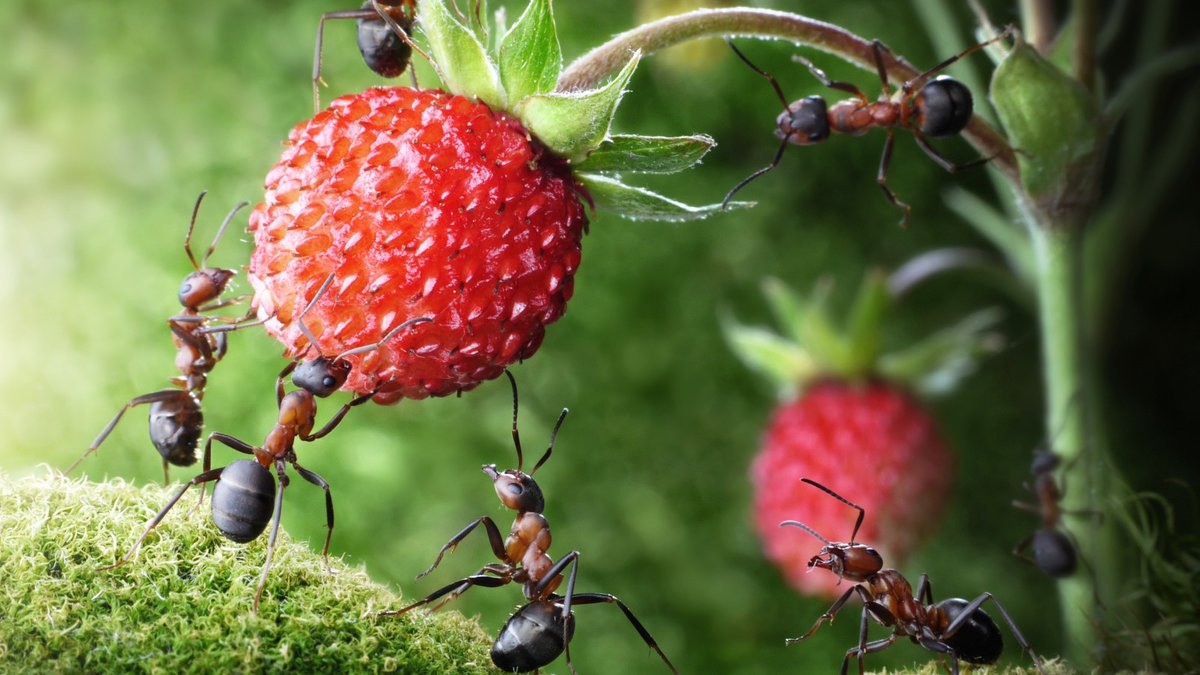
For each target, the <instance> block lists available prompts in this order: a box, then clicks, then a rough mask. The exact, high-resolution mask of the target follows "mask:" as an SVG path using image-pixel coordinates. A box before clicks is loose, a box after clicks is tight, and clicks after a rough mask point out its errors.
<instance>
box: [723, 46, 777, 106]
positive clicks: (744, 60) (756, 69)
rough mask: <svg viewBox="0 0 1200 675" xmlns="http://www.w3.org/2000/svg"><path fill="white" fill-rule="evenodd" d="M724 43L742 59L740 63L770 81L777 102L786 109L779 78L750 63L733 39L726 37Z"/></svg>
mask: <svg viewBox="0 0 1200 675" xmlns="http://www.w3.org/2000/svg"><path fill="white" fill-rule="evenodd" d="M725 43H726V44H728V45H729V48H730V49H732V50H733V53H734V54H737V57H738V58H739V59H741V60H742V63H745V64H746V65H747V66H750V70H753V71H754V72H756V73H758V74H759V75H762V76H763V77H765V78H766V79H767V82H770V83H771V88H772V89H774V90H775V95H776V96H778V97H779V102H780V103H782V104H783V109H784V110H787V108H788V100H787V96H784V94H783V88H782V87H780V86H779V80H776V79H775V76H774V75H772V74H770V73H768V72H767V71H765V70H763V69H761V68H759V67H758V66H756V65H754V64H753V63H751V61H750V59H749V58H747V57H746V55H745V54H743V53H742V50H740V49H738V48H737V46H736V45H734V44H733V40H729V39H726V40H725Z"/></svg>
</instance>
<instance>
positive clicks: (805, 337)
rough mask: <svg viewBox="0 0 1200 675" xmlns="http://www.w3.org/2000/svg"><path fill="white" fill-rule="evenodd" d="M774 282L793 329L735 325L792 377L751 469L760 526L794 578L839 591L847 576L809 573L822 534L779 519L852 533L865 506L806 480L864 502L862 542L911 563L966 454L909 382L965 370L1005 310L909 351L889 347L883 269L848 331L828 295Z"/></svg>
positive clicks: (769, 362) (762, 359)
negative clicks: (836, 321)
mask: <svg viewBox="0 0 1200 675" xmlns="http://www.w3.org/2000/svg"><path fill="white" fill-rule="evenodd" d="M767 291H768V297H769V298H770V300H771V301H772V305H773V307H774V309H775V310H776V313H777V314H778V315H779V318H780V320H781V322H782V323H783V324H784V325H785V327H786V329H787V331H786V332H787V333H788V338H784V337H780V336H778V335H775V334H774V333H770V332H768V331H765V330H762V329H757V328H749V327H744V326H729V327H728V331H727V332H728V336H729V338H730V340H731V342H732V344H733V346H734V350H735V352H737V353H738V354H739V355H740V356H742V357H743V358H744V359H745V360H746V362H747V363H748V364H749V365H750V366H751V367H753V368H755V369H758V370H761V371H762V372H764V373H766V374H767V375H768V376H769V377H770V378H771V379H773V380H774V381H775V382H776V383H777V384H778V385H780V392H781V394H782V395H783V396H782V398H783V399H784V402H783V403H781V404H780V406H779V407H778V408H776V410H775V412H774V413H773V414H772V418H771V421H770V423H769V425H768V428H767V431H766V433H765V435H764V438H763V441H762V446H761V448H760V450H759V452H758V455H757V456H755V458H754V460H753V463H752V465H751V468H750V479H751V482H752V484H753V488H754V521H755V526H756V529H757V530H758V533H759V536H760V537H761V538H762V540H763V548H764V551H765V553H766V555H767V557H768V558H770V559H771V560H772V561H774V562H775V563H776V564H777V565H778V566H779V567H780V569H781V571H782V572H783V574H784V576H785V577H786V578H787V580H788V582H789V583H791V584H792V585H793V586H795V587H796V588H798V589H800V590H801V591H803V592H805V593H809V594H814V595H821V596H827V597H832V596H835V595H837V594H840V593H842V592H844V590H845V587H844V586H842V587H839V586H838V579H837V577H836V576H834V575H829V574H808V572H809V571H810V569H811V568H809V566H808V561H809V559H810V558H812V556H813V554H814V553H816V551H817V550H819V548H820V542H819V541H817V540H816V539H814V538H813V537H811V536H809V535H807V534H805V533H804V532H803V531H801V530H797V529H795V528H781V527H780V525H779V524H780V523H781V522H782V521H784V520H798V521H800V522H802V523H804V524H805V525H807V526H809V527H811V528H812V529H813V530H814V531H816V532H818V533H820V534H821V535H822V536H824V537H826V538H827V539H829V540H831V541H846V540H848V539H849V538H850V536H851V533H852V530H853V528H854V522H855V518H856V514H855V512H854V511H853V509H851V508H849V507H847V506H846V505H845V504H842V503H841V502H839V501H838V500H836V499H830V498H829V496H828V495H827V494H825V493H823V492H821V491H820V490H816V489H814V488H813V487H812V486H810V485H806V484H804V483H802V482H800V479H801V478H809V479H812V480H814V481H816V482H818V483H820V484H822V485H824V486H826V487H828V488H830V489H831V490H833V491H834V492H836V493H838V494H841V495H843V496H845V497H846V498H847V499H849V500H850V501H852V502H855V503H856V504H858V505H859V506H861V507H863V509H864V510H865V512H866V518H865V520H864V521H863V525H862V528H861V529H859V531H858V535H857V537H856V540H857V541H858V542H861V543H865V544H869V545H870V546H872V547H874V548H875V549H877V550H878V551H879V552H880V553H881V554H882V555H883V559H884V562H885V564H886V565H887V566H889V567H900V566H902V564H903V562H904V559H905V558H906V557H907V556H908V555H909V554H910V553H911V552H912V551H913V550H915V549H916V548H917V547H918V546H919V545H920V544H921V542H923V541H924V540H925V538H926V537H927V536H928V535H929V534H930V533H932V532H933V531H934V530H935V529H936V527H937V525H938V522H939V521H940V519H941V515H942V513H943V511H944V510H945V507H946V504H947V501H948V499H949V497H950V493H951V489H952V487H953V482H954V480H953V477H954V457H953V455H952V454H951V452H950V451H949V449H948V448H947V446H946V444H945V442H943V441H942V439H941V437H940V435H939V434H938V431H937V424H936V422H935V421H934V419H933V417H932V416H931V415H930V414H929V412H928V411H927V410H926V409H925V408H924V406H922V404H921V403H920V402H918V400H917V399H916V398H915V397H914V396H913V395H911V394H910V393H909V388H908V386H906V385H905V384H902V382H914V381H915V384H916V385H917V386H918V387H919V388H922V387H921V385H922V384H923V385H925V386H924V387H923V388H924V389H926V390H927V391H928V390H929V389H931V385H936V386H942V387H945V386H947V385H950V384H952V383H953V382H955V381H956V380H957V379H958V378H960V377H961V376H963V375H965V374H966V372H967V371H968V370H969V364H970V362H971V359H970V358H967V355H969V354H971V353H972V352H977V351H979V348H980V346H981V345H983V344H986V341H987V339H990V337H991V336H990V335H987V334H985V331H986V329H988V328H989V327H990V326H991V325H992V324H994V323H995V321H996V320H997V314H996V313H995V312H993V311H988V312H984V313H980V314H977V315H973V316H971V317H968V319H967V320H965V321H964V322H962V323H961V324H959V325H958V326H955V327H953V328H952V329H950V330H948V331H944V332H941V333H938V334H935V335H934V336H932V337H931V338H929V339H928V340H927V341H926V342H923V343H921V344H918V345H916V346H914V347H912V348H910V349H909V350H908V351H905V352H902V353H893V354H891V355H886V356H880V355H879V354H878V342H879V332H880V331H879V328H880V322H881V319H882V315H883V312H884V310H885V308H886V306H887V304H888V297H887V292H886V290H885V287H884V285H883V283H882V280H881V278H880V277H879V276H877V275H873V276H870V277H868V279H867V281H866V283H865V284H864V286H863V292H862V293H861V295H860V297H859V299H858V301H857V303H856V306H855V308H854V309H853V310H852V311H851V313H850V316H852V317H853V321H852V326H851V330H850V331H849V335H848V336H845V337H842V336H840V335H838V333H837V331H836V330H835V328H834V327H833V325H832V323H831V322H830V320H829V318H828V316H827V314H826V311H825V306H824V295H823V294H821V295H818V296H817V297H815V298H814V299H813V301H811V302H805V301H803V300H801V299H800V298H798V297H796V296H794V295H793V294H792V293H790V292H789V291H787V290H786V289H785V288H783V287H782V286H781V285H779V284H778V283H771V284H769V285H768V286H767ZM802 344H803V346H802ZM916 356H921V357H922V358H915V357H916ZM931 370H932V371H934V373H933V375H932V376H931V377H927V378H926V379H925V380H924V381H921V380H920V379H919V376H921V375H929V371H931Z"/></svg>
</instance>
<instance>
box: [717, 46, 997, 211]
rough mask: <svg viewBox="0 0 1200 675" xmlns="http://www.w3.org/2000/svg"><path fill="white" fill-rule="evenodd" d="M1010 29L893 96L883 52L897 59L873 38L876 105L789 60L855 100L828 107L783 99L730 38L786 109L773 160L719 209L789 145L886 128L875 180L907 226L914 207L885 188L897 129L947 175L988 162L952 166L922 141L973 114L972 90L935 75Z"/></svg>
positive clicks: (955, 129) (812, 100)
mask: <svg viewBox="0 0 1200 675" xmlns="http://www.w3.org/2000/svg"><path fill="white" fill-rule="evenodd" d="M1012 30H1013V29H1012V28H1011V27H1009V28H1007V29H1005V30H1004V31H1003V32H1001V33H1000V34H999V35H997V36H995V37H993V38H991V39H990V40H986V41H984V42H981V43H979V44H977V45H975V46H973V47H971V48H970V49H967V50H965V51H963V52H962V53H960V54H958V55H956V56H952V57H950V58H948V59H946V60H945V61H942V62H941V63H939V64H938V65H936V66H934V67H933V68H930V69H929V70H927V71H925V72H923V73H921V74H920V75H917V76H916V77H914V78H912V79H910V80H908V81H907V82H905V83H904V84H902V85H900V88H899V89H898V90H897V91H896V93H895V94H892V92H891V90H890V86H889V84H888V74H887V67H886V66H885V65H884V53H885V52H887V54H888V55H889V56H891V58H892V59H893V60H895V56H894V55H892V54H891V50H889V49H888V48H887V47H886V46H885V45H884V44H883V43H882V42H880V41H879V40H873V41H872V42H871V51H872V53H873V55H874V57H875V68H876V70H878V72H879V81H880V82H881V83H882V85H883V91H882V92H881V93H880V94H879V98H878V99H877V100H875V101H871V100H870V99H869V98H867V95H866V94H864V93H863V92H862V90H861V89H859V88H858V87H857V86H855V85H853V84H851V83H849V82H838V81H835V80H830V79H829V78H828V77H827V76H826V75H825V72H824V71H822V70H821V69H819V68H817V67H816V66H815V65H813V63H812V61H809V60H808V59H806V58H804V57H803V56H799V55H797V56H793V57H792V58H793V60H795V61H796V62H798V63H802V64H804V65H805V66H807V67H808V70H809V72H811V73H812V74H813V76H815V77H816V78H817V79H818V80H820V82H821V84H823V85H825V86H826V87H829V88H830V89H837V90H839V91H844V92H847V93H849V94H850V95H852V96H853V97H854V98H852V99H845V100H842V101H838V102H836V103H834V104H833V105H832V106H828V108H827V106H826V103H825V99H824V98H822V97H821V96H807V97H805V98H802V99H800V100H798V101H795V102H794V103H788V101H787V97H786V96H784V94H783V89H782V88H780V86H779V82H778V81H777V80H776V79H775V77H774V76H773V75H771V74H770V73H767V72H766V71H764V70H761V69H759V68H758V66H755V65H754V64H753V63H751V62H750V59H748V58H746V55H745V54H742V52H741V51H740V50H739V49H738V48H737V47H736V46H735V45H734V44H733V42H732V41H731V40H727V42H728V43H729V47H730V48H731V49H733V53H734V54H737V56H738V58H740V59H741V60H742V61H743V62H744V63H745V64H746V65H748V66H750V69H751V70H753V71H754V72H756V73H758V74H759V75H761V76H763V77H765V78H766V79H767V81H768V82H770V83H771V86H772V87H773V88H774V89H775V93H776V94H777V95H778V96H779V100H780V102H782V103H783V108H784V110H783V112H782V113H780V114H779V117H778V118H776V120H775V136H776V137H777V138H779V139H780V141H781V142H780V144H779V150H777V151H776V152H775V158H774V159H773V160H772V161H771V163H770V164H768V165H767V166H765V167H763V168H761V169H759V170H758V171H755V172H754V173H752V174H750V175H749V176H748V177H746V178H745V179H744V180H743V181H742V182H740V183H738V184H737V185H735V186H734V188H733V189H732V190H730V191H729V194H727V195H725V200H724V201H723V202H722V203H721V206H722V208H724V207H726V206H728V204H729V202H730V200H732V199H733V196H734V195H735V194H737V193H738V192H739V191H740V190H741V189H742V188H744V187H746V185H747V184H749V183H750V182H751V181H753V180H754V179H756V178H758V177H759V176H761V175H763V174H765V173H767V172H768V171H770V170H772V169H774V168H775V167H776V166H779V161H780V160H781V159H782V158H783V152H784V150H785V149H786V148H787V146H788V143H793V144H795V145H812V144H814V143H820V142H821V141H824V140H826V139H827V138H829V134H830V133H831V132H833V133H839V134H846V135H847V136H861V135H863V134H865V133H867V131H869V130H870V129H871V128H872V127H882V128H884V129H886V130H887V140H886V141H885V142H884V144H883V156H882V158H881V159H880V161H879V174H878V176H877V177H876V181H877V182H878V183H879V187H880V188H882V189H883V193H884V194H885V195H886V196H887V198H888V200H889V201H891V202H892V204H895V205H896V206H897V207H898V208H900V209H902V210H903V211H904V216H903V218H901V219H900V225H901V226H904V225H907V224H908V219H909V216H910V215H911V214H912V207H910V206H909V205H908V204H907V203H905V202H903V201H901V200H900V198H899V197H897V196H896V193H894V192H892V190H891V188H889V187H888V186H887V175H888V166H889V165H890V164H891V161H892V146H893V144H894V141H895V136H896V128H897V127H900V128H904V129H908V130H909V131H911V132H912V133H913V136H914V137H915V138H916V140H917V145H918V146H920V148H921V149H922V150H924V151H925V154H926V155H928V156H929V158H930V159H932V160H933V161H934V162H936V163H937V164H938V166H940V167H942V168H943V169H945V170H947V171H949V172H951V173H955V172H958V171H961V170H964V169H970V168H973V167H976V166H979V165H981V164H984V163H986V162H987V161H988V160H989V159H991V158H990V157H980V158H979V159H976V160H974V161H971V162H967V163H965V164H955V163H954V162H951V161H950V160H948V159H946V158H945V157H943V156H942V155H941V153H939V152H938V151H937V150H936V149H934V147H933V146H932V145H930V144H929V141H928V140H927V138H926V137H929V138H942V137H946V136H954V135H955V134H957V133H959V132H960V131H962V130H963V129H965V128H966V126H967V123H969V122H970V121H971V117H972V115H973V102H972V99H971V90H970V89H968V88H967V87H966V85H964V84H963V83H961V82H959V81H958V80H955V79H953V78H950V77H947V76H944V75H943V76H941V77H934V75H936V74H937V73H939V72H941V71H942V70H945V69H946V68H948V67H949V66H950V65H951V64H953V63H955V62H956V61H958V60H959V59H962V58H965V57H967V56H969V55H971V54H973V53H974V52H976V51H978V50H980V49H983V48H984V47H986V46H988V45H990V44H992V43H994V42H998V41H1000V40H1002V39H1004V38H1005V37H1007V36H1008V35H1010V34H1011V33H1012Z"/></svg>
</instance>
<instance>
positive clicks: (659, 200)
mask: <svg viewBox="0 0 1200 675" xmlns="http://www.w3.org/2000/svg"><path fill="white" fill-rule="evenodd" d="M575 177H576V178H577V179H579V181H580V182H581V183H583V186H584V187H585V188H587V191H588V194H589V195H590V196H591V198H592V202H593V203H594V204H595V205H596V209H597V210H600V211H609V212H611V213H615V214H617V215H619V216H622V217H624V218H629V219H630V220H673V221H684V220H700V219H702V218H707V217H709V216H711V215H713V214H717V213H722V212H724V211H729V210H731V209H745V208H750V207H752V206H754V202H730V203H729V205H728V207H726V208H722V207H721V205H720V204H707V205H705V206H690V205H688V204H684V203H682V202H677V201H675V200H674V199H670V198H667V197H664V196H662V195H660V194H657V193H655V192H651V191H650V190H647V189H645V188H640V187H634V186H631V185H625V184H624V183H622V182H621V181H619V180H617V179H616V178H613V177H611V176H605V175H602V174H596V173H577V174H575Z"/></svg>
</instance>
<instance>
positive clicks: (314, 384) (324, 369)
mask: <svg viewBox="0 0 1200 675" xmlns="http://www.w3.org/2000/svg"><path fill="white" fill-rule="evenodd" d="M332 281H333V275H332V274H330V275H329V278H328V279H326V280H325V283H324V284H323V285H322V286H321V288H320V290H318V291H317V293H316V295H315V296H314V297H313V299H312V301H311V302H309V304H308V306H306V307H305V308H304V310H303V311H302V312H301V313H300V315H299V316H298V317H297V323H298V325H299V326H300V328H301V330H302V331H303V332H304V334H305V336H307V337H308V340H309V345H310V347H312V348H316V349H317V350H318V354H319V355H318V356H317V357H316V358H315V359H312V360H310V361H307V362H302V361H301V358H297V359H295V360H293V361H291V362H290V363H288V365H287V366H285V367H284V369H283V370H282V371H281V372H280V373H279V376H278V377H277V378H276V380H275V397H276V403H277V405H278V407H279V419H278V421H277V422H276V423H275V428H274V429H272V430H271V432H270V433H269V434H267V437H266V440H264V441H263V444H262V447H255V446H253V445H250V444H249V443H246V442H245V441H241V440H239V439H237V438H234V437H233V436H230V435H228V434H223V433H219V432H213V433H211V434H209V436H208V439H207V440H206V441H205V443H204V471H203V472H202V473H200V475H198V476H196V477H195V478H193V479H192V480H190V481H188V482H187V483H186V484H185V485H184V486H183V487H182V488H180V489H179V491H178V492H176V493H175V494H174V495H173V496H172V497H171V499H170V500H169V501H168V502H167V504H166V506H164V507H163V508H162V510H160V511H159V512H158V513H157V514H156V515H155V516H154V519H153V520H151V521H150V524H149V525H148V526H147V527H146V530H145V532H143V533H142V536H140V537H138V540H137V541H136V542H134V544H133V546H132V547H130V549H129V552H128V553H126V554H125V556H124V557H122V558H121V559H120V560H118V561H117V562H116V563H114V564H112V565H108V566H106V567H103V568H101V569H112V568H115V567H120V566H121V565H124V564H125V563H126V562H128V561H129V559H130V558H131V557H132V556H133V554H134V552H135V551H137V548H138V546H140V545H141V543H142V541H143V540H144V539H145V538H146V536H147V535H149V534H150V531H151V530H153V529H154V528H155V526H157V525H158V523H159V522H161V521H162V519H163V518H164V517H165V516H166V515H167V512H168V511H170V510H171V508H172V507H173V506H175V504H176V502H178V501H179V500H180V498H182V497H183V494H184V493H185V492H187V490H188V488H190V487H192V486H193V485H204V484H206V483H209V482H211V481H217V484H216V486H215V487H214V488H213V496H212V514H213V523H214V524H215V525H216V526H217V529H218V530H220V531H221V534H223V535H224V536H225V537H226V538H228V539H230V540H232V541H235V542H238V543H240V544H241V543H246V542H249V541H253V540H254V539H256V538H258V536H259V535H260V534H262V532H263V530H265V529H266V527H267V524H268V523H271V522H272V521H274V525H273V526H272V528H271V537H270V540H269V542H268V544H267V557H266V561H265V562H264V563H263V569H262V576H261V577H260V578H259V581H258V589H257V590H256V591H255V594H254V611H255V612H257V611H258V605H259V601H260V600H261V598H262V592H263V587H264V586H265V585H266V581H267V572H268V571H269V570H270V569H271V557H272V555H273V553H274V551H275V540H276V537H277V536H278V534H279V516H280V513H281V511H282V508H283V491H284V489H286V488H287V486H288V483H289V480H288V475H287V466H288V465H289V464H290V465H291V466H292V468H294V469H295V470H296V472H297V473H299V474H300V476H301V477H302V478H304V479H305V480H306V481H308V482H310V483H312V484H313V485H316V486H317V487H319V488H321V489H322V490H324V491H325V517H326V525H327V527H328V533H327V534H326V536H325V547H324V549H322V551H321V554H322V555H323V556H324V558H325V565H326V568H328V567H329V542H330V539H331V538H332V537H333V496H332V494H331V493H330V491H329V483H328V482H326V481H325V479H324V478H322V477H321V476H319V475H317V474H316V473H314V472H312V471H309V470H308V469H305V468H304V467H302V466H300V464H299V463H297V462H296V452H295V447H294V445H295V441H296V439H300V440H302V441H315V440H317V439H319V438H322V437H324V436H326V435H328V434H329V433H330V432H332V431H333V430H334V429H335V428H336V427H337V426H338V424H340V423H341V421H342V419H343V418H344V417H345V416H346V414H347V413H348V412H349V411H350V409H351V408H353V407H355V406H358V405H361V404H363V403H366V402H367V401H368V400H370V399H371V397H372V396H374V394H375V392H370V393H367V394H362V395H359V396H356V397H355V398H354V399H352V400H351V401H350V402H349V403H346V404H345V405H343V406H342V408H341V410H339V411H338V412H337V413H336V414H335V415H334V416H333V417H332V418H330V419H329V421H328V422H326V423H325V426H323V427H321V429H320V430H318V431H315V432H314V431H313V426H314V424H315V422H316V415H317V404H316V397H320V398H325V397H327V396H329V395H330V394H332V393H334V392H335V391H337V390H338V389H339V388H340V387H341V386H342V385H343V384H344V383H345V382H346V378H347V377H349V375H350V371H351V368H352V366H351V364H350V362H349V361H347V360H346V357H348V356H351V355H353V354H361V353H363V352H367V351H371V350H373V349H378V348H379V346H380V345H382V344H383V343H385V342H387V341H388V340H389V339H390V338H391V337H392V336H394V335H396V334H397V333H399V332H400V331H402V330H404V329H406V328H409V327H411V326H414V325H416V324H419V323H426V322H429V321H431V319H429V318H425V317H420V318H416V319H409V320H408V321H405V322H404V323H402V324H400V325H399V326H396V327H395V328H394V329H392V330H391V331H389V332H388V333H387V334H386V335H384V336H383V338H382V339H380V341H379V342H376V343H374V344H369V345H365V346H362V347H357V348H355V349H351V350H349V351H346V352H343V353H341V354H339V355H337V356H334V357H329V356H326V355H325V354H323V353H321V352H320V348H319V347H318V346H317V340H316V338H315V337H313V335H312V333H311V332H310V331H309V330H308V328H307V326H305V325H304V321H303V317H304V315H305V314H306V313H307V312H308V311H309V309H311V308H312V307H313V305H315V304H316V302H317V300H318V299H319V298H320V296H321V295H322V294H323V293H324V292H325V289H326V288H328V287H329V284H330V282H332ZM288 375H291V377H292V384H293V385H295V386H297V387H299V389H296V390H293V391H291V392H288V393H287V394H285V393H284V380H285V379H286V378H287V377H288ZM214 440H216V441H219V442H221V443H223V444H224V445H226V446H228V447H230V448H233V449H234V450H236V451H238V452H241V453H244V454H247V455H252V456H253V457H254V459H252V460H250V459H241V460H237V461H234V462H232V463H230V464H229V465H228V466H225V467H222V468H219V469H211V468H210V467H211V466H212V462H211V460H212V442H213V441H214ZM272 467H274V469H275V474H276V476H277V477H278V480H279V490H278V491H276V489H275V477H272V476H271V471H270V469H271V468H272ZM200 498H201V500H203V499H204V494H203V492H201V495H200ZM272 501H274V507H273V508H272V506H271V503H272Z"/></svg>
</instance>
